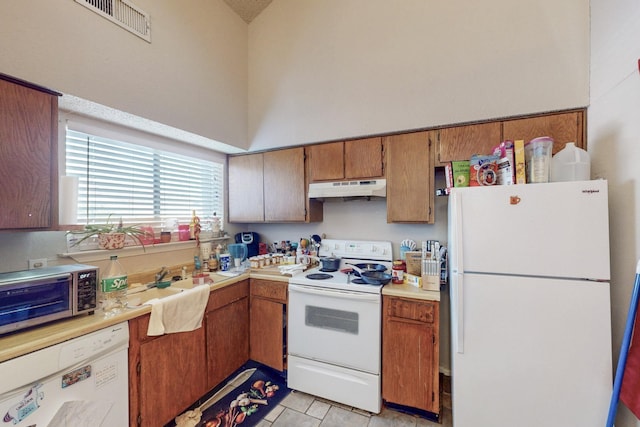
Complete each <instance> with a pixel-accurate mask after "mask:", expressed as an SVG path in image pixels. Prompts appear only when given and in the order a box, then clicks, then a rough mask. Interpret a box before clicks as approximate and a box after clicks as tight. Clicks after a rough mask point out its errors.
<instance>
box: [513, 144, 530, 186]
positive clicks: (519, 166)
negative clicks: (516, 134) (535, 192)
mask: <svg viewBox="0 0 640 427" xmlns="http://www.w3.org/2000/svg"><path fill="white" fill-rule="evenodd" d="M513 154H514V157H515V164H516V171H515V175H516V182H515V183H516V184H526V183H527V178H526V176H527V175H526V172H525V161H524V140H523V139H517V140H515V141H514V142H513Z"/></svg>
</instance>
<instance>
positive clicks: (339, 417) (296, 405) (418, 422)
mask: <svg viewBox="0 0 640 427" xmlns="http://www.w3.org/2000/svg"><path fill="white" fill-rule="evenodd" d="M441 396H442V406H443V408H442V415H441V417H440V419H441V424H440V423H437V422H434V421H430V420H427V419H424V418H420V417H417V416H412V415H408V414H404V413H401V412H397V411H393V410H390V409H386V408H384V409H383V410H382V411H381V412H380V414H371V413H369V412H366V411H363V410H360V409H356V408H352V407H349V406H345V405H342V404H339V403H336V402H331V401H328V400H324V399H321V398H319V397H315V396H311V395H309V394H306V393H302V392H299V391H291V392H290V393H289V395H287V396H286V397H285V398H284V399H283V400H282V402H280V404H279V405H278V406H277V407H275V408H274V409H273V410H272V411H271V412H269V413H268V414H267V415H266V416H265V417H264V419H263V420H262V421H260V423H259V424H258V425H257V427H435V426H442V427H452V422H451V396H450V395H449V394H447V393H443V394H442V395H441Z"/></svg>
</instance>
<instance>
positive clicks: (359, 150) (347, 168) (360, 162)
mask: <svg viewBox="0 0 640 427" xmlns="http://www.w3.org/2000/svg"><path fill="white" fill-rule="evenodd" d="M382 156H383V151H382V138H381V137H375V138H366V139H356V140H353V141H346V142H345V143H344V176H345V178H346V179H361V178H377V177H381V176H383V174H384V170H383V159H382Z"/></svg>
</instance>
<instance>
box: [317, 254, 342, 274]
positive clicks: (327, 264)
mask: <svg viewBox="0 0 640 427" xmlns="http://www.w3.org/2000/svg"><path fill="white" fill-rule="evenodd" d="M319 259H320V264H321V268H322V270H323V271H337V270H338V268H340V258H337V257H322V258H319Z"/></svg>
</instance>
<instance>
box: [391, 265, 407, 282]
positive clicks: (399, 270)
mask: <svg viewBox="0 0 640 427" xmlns="http://www.w3.org/2000/svg"><path fill="white" fill-rule="evenodd" d="M406 271H407V266H406V264H405V262H404V261H403V260H401V259H398V260H395V261H393V266H392V267H391V282H392V283H394V284H396V285H399V284H402V283H404V273H405V272H406Z"/></svg>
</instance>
